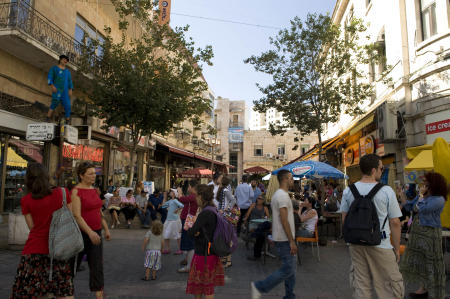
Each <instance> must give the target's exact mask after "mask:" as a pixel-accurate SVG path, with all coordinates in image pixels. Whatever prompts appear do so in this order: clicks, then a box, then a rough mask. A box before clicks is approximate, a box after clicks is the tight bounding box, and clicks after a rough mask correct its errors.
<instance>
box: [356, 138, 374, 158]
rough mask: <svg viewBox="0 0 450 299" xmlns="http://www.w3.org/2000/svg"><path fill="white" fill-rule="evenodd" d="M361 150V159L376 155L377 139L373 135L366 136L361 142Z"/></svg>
mask: <svg viewBox="0 0 450 299" xmlns="http://www.w3.org/2000/svg"><path fill="white" fill-rule="evenodd" d="M359 148H360V149H361V157H362V156H364V155H368V154H373V153H375V139H374V138H373V136H372V135H368V136H364V137H363V138H361V139H360V140H359Z"/></svg>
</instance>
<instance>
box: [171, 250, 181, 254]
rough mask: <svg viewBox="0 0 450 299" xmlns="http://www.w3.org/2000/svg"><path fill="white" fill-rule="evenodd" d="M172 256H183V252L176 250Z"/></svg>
mask: <svg viewBox="0 0 450 299" xmlns="http://www.w3.org/2000/svg"><path fill="white" fill-rule="evenodd" d="M173 254H175V255H180V254H183V251H181V250H177V251H175V252H174V253H173Z"/></svg>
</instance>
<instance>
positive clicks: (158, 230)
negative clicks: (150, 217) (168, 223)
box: [151, 220, 164, 236]
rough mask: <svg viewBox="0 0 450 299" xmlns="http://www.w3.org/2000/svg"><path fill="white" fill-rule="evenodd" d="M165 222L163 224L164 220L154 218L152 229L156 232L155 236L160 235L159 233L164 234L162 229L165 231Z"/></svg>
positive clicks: (153, 232)
mask: <svg viewBox="0 0 450 299" xmlns="http://www.w3.org/2000/svg"><path fill="white" fill-rule="evenodd" d="M163 227H164V226H163V224H162V222H161V221H159V220H154V221H153V222H152V228H151V230H152V234H154V235H155V236H159V235H161V234H162V231H163Z"/></svg>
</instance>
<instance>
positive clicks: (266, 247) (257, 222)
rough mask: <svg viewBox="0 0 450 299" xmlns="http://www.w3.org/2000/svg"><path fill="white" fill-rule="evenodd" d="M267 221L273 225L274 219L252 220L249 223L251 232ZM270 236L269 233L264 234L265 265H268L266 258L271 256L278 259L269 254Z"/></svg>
mask: <svg viewBox="0 0 450 299" xmlns="http://www.w3.org/2000/svg"><path fill="white" fill-rule="evenodd" d="M266 221H268V222H270V223H272V219H270V218H269V219H267V218H260V219H251V220H250V222H249V230H250V228H251V227H253V228H257V227H258V225H260V224H261V223H264V222H266ZM268 236H269V232H264V237H265V240H264V252H263V255H264V258H263V263H266V256H270V257H272V258H276V256H274V255H273V254H271V253H270V252H269V238H268Z"/></svg>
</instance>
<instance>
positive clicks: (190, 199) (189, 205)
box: [178, 194, 198, 220]
mask: <svg viewBox="0 0 450 299" xmlns="http://www.w3.org/2000/svg"><path fill="white" fill-rule="evenodd" d="M178 201H179V202H181V203H182V204H183V205H184V207H183V210H182V211H181V215H180V218H181V219H183V220H185V219H186V217H187V215H188V213H189V214H191V215H195V214H197V208H198V205H197V200H196V199H195V195H192V194H191V195H188V196H181V197H180V198H179V199H178Z"/></svg>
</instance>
